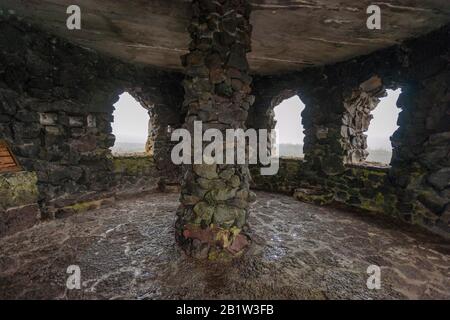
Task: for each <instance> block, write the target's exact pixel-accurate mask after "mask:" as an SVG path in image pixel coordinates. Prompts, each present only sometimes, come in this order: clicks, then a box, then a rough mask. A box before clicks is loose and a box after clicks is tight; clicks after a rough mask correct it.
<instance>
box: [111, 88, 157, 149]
mask: <svg viewBox="0 0 450 320" xmlns="http://www.w3.org/2000/svg"><path fill="white" fill-rule="evenodd" d="M114 107H115V110H114V113H113V116H114V120H113V123H112V132H113V134H114V136H115V137H116V141H115V143H114V146H113V147H112V148H111V151H112V152H113V154H115V155H120V154H122V155H123V154H135V153H136V154H138V153H144V152H145V145H146V143H147V139H148V135H149V134H148V129H149V114H148V110H146V109H145V108H143V107H142V105H141V104H140V103H139V102H138V101H137V100H136V99H134V98H133V96H131V95H130V94H129V93H128V92H124V93H122V94H121V95H120V97H119V101H117V102H116V103H115V104H114Z"/></svg>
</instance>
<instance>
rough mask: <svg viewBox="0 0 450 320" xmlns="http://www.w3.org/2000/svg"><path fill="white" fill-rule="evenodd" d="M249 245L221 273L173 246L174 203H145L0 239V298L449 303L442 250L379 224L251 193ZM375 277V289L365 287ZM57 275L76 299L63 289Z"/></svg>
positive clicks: (448, 248)
mask: <svg viewBox="0 0 450 320" xmlns="http://www.w3.org/2000/svg"><path fill="white" fill-rule="evenodd" d="M257 195H258V201H257V203H255V204H254V205H253V209H252V217H251V220H250V223H251V225H252V228H253V229H252V237H253V240H254V241H253V244H252V247H251V249H250V250H249V252H248V253H247V254H246V255H245V256H244V257H242V258H241V259H239V260H235V261H233V262H230V263H227V264H226V265H225V266H224V265H223V264H214V263H211V262H199V261H194V260H192V259H189V258H187V257H185V256H184V255H183V254H182V252H180V250H179V249H178V248H177V247H176V245H175V244H174V232H173V228H172V225H173V221H174V211H175V208H176V206H177V199H178V195H176V194H150V195H147V196H144V197H141V198H138V199H128V200H122V201H119V202H116V204H115V205H114V206H113V207H109V208H102V209H99V210H94V211H90V212H86V213H82V214H78V215H74V216H71V217H67V218H64V219H59V220H55V221H50V222H45V223H42V224H40V225H37V226H35V227H33V228H32V229H29V230H27V231H24V232H21V233H18V234H15V235H13V236H9V237H6V238H3V239H0V298H1V299H16V298H22V299H23V298H25V299H28V298H37V299H41V298H51V299H191V298H192V299H349V298H350V299H399V298H400V299H404V298H412V299H416V298H446V299H450V243H449V242H445V241H444V240H442V239H440V238H437V237H435V236H432V235H429V234H425V233H422V232H420V231H417V229H415V228H412V227H409V226H405V225H403V224H397V223H394V222H392V221H390V220H386V219H383V218H378V217H375V216H367V214H358V213H350V212H345V211H339V210H335V209H330V208H323V207H316V206H312V205H308V204H305V203H301V202H297V201H296V200H294V199H292V198H290V197H287V196H281V195H273V194H269V193H258V194H257ZM372 264H375V265H379V266H381V289H380V290H369V289H367V286H366V281H367V277H368V275H367V273H366V271H367V267H368V266H369V265H372ZM69 265H79V266H80V268H81V280H82V288H81V290H68V289H66V287H65V283H66V279H67V277H68V274H67V273H66V270H67V267H68V266H69Z"/></svg>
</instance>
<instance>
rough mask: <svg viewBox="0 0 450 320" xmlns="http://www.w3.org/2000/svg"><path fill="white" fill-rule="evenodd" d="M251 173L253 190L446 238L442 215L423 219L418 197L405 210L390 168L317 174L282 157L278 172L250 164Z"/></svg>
mask: <svg viewBox="0 0 450 320" xmlns="http://www.w3.org/2000/svg"><path fill="white" fill-rule="evenodd" d="M251 173H252V185H251V187H252V189H254V190H263V191H269V192H275V193H282V194H287V195H292V196H293V197H295V198H296V199H298V200H300V201H303V202H307V203H311V204H315V205H339V206H343V207H350V208H355V209H358V210H362V212H372V213H380V214H385V215H388V216H390V217H392V218H396V219H398V218H399V219H401V220H403V221H405V222H408V223H414V224H418V225H421V226H423V227H425V228H427V229H429V230H430V231H432V232H434V233H438V234H440V235H442V236H444V237H449V232H448V229H446V228H445V226H447V225H448V222H449V220H448V216H445V214H444V215H441V216H440V217H438V218H437V219H436V218H435V220H434V221H433V222H434V223H433V224H430V223H429V222H428V221H426V220H424V219H426V216H423V215H422V214H423V212H421V211H420V208H421V202H420V200H419V199H417V198H411V199H409V202H408V204H409V205H410V208H409V209H408V210H407V211H405V210H404V209H405V203H404V193H403V192H402V190H401V189H398V187H397V186H396V185H395V184H394V183H392V181H391V179H390V178H389V167H383V166H379V167H378V166H374V165H367V164H366V165H345V166H344V170H343V171H342V172H341V173H340V174H336V175H332V176H329V175H328V176H327V175H322V176H318V175H317V174H316V173H315V172H314V171H310V167H309V166H308V164H307V163H306V162H305V161H304V160H302V159H294V158H281V159H280V169H279V172H278V174H277V175H275V176H262V175H260V170H259V167H258V166H252V167H251ZM443 227H444V228H443Z"/></svg>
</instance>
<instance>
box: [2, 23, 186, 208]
mask: <svg viewBox="0 0 450 320" xmlns="http://www.w3.org/2000/svg"><path fill="white" fill-rule="evenodd" d="M0 48H1V50H0V137H1V138H2V139H5V140H6V142H7V143H8V145H9V146H10V147H11V149H12V151H13V153H14V155H15V156H16V157H17V159H18V161H19V163H20V165H21V166H22V167H23V169H24V170H26V171H29V172H35V173H36V175H37V185H38V189H39V195H38V202H39V204H40V206H41V208H42V209H43V210H42V213H43V217H53V216H54V215H55V213H56V212H57V211H58V208H61V207H65V206H67V205H69V204H70V203H74V202H77V201H79V200H80V199H82V200H83V201H87V200H93V199H94V198H96V197H102V193H105V192H108V190H110V189H111V188H112V187H114V186H115V185H116V184H117V183H118V181H117V179H115V176H114V166H113V161H112V156H111V151H110V147H111V146H113V144H114V141H115V137H114V136H113V135H112V128H111V122H112V121H113V115H112V114H113V111H114V107H113V104H114V103H115V102H116V101H117V100H118V96H119V94H121V93H122V92H124V91H128V92H130V93H131V94H132V95H134V96H135V97H136V98H137V99H138V100H140V101H141V103H142V104H143V106H145V107H147V109H149V110H150V113H151V114H152V115H153V118H154V119H153V123H154V124H155V125H154V126H153V127H152V129H151V130H150V131H151V136H152V137H153V138H154V139H155V141H157V142H156V145H157V147H155V150H160V151H156V152H154V153H153V154H154V156H155V157H157V158H162V157H163V156H161V155H160V154H159V153H158V152H160V153H167V148H168V147H166V146H165V145H166V141H167V139H168V135H167V126H168V125H171V126H177V125H178V126H179V125H180V124H179V123H180V111H179V109H180V106H181V100H182V97H183V89H182V87H181V84H180V83H181V75H179V74H177V73H169V72H164V71H160V70H156V69H151V68H140V67H136V66H131V65H125V64H123V63H120V62H118V61H116V60H114V59H110V58H108V57H102V56H99V55H97V54H96V53H95V52H92V51H89V50H85V49H83V48H80V47H79V46H76V45H73V44H71V43H69V42H66V41H64V40H62V39H60V38H56V37H54V36H52V35H49V34H47V33H45V32H42V31H40V30H39V29H36V28H34V27H33V26H31V25H29V24H26V23H24V22H22V21H20V19H18V18H16V17H14V16H12V17H11V16H0ZM177 97H178V98H177ZM167 114H168V115H167ZM174 114H175V116H174ZM161 128H162V129H161ZM161 132H163V133H164V135H163V136H162V135H161ZM169 155H170V153H169ZM164 157H165V160H167V155H164Z"/></svg>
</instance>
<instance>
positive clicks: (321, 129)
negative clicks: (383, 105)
mask: <svg viewBox="0 0 450 320" xmlns="http://www.w3.org/2000/svg"><path fill="white" fill-rule="evenodd" d="M423 48H429V49H430V50H424V49H423ZM449 61H450V26H446V27H443V28H442V29H440V30H436V31H434V32H432V33H430V34H428V35H426V36H423V37H420V38H417V39H413V40H410V41H406V42H405V43H402V44H401V45H397V46H393V47H391V48H388V49H385V50H380V51H378V52H375V53H373V54H371V55H368V56H363V57H358V58H356V59H352V60H350V61H346V62H342V63H338V64H335V65H330V66H324V67H320V68H310V69H306V70H305V71H303V72H296V73H290V74H284V75H277V76H265V77H255V79H254V87H255V90H254V93H255V95H256V100H255V101H256V102H255V105H254V108H253V109H252V110H251V113H250V114H254V115H255V117H258V116H259V114H262V115H263V116H259V117H260V118H261V120H260V121H259V122H258V121H255V120H252V123H267V128H268V129H270V128H271V127H270V126H271V123H270V121H264V117H265V115H266V114H269V113H270V112H268V110H269V111H270V109H271V108H272V106H273V105H274V102H276V101H277V99H279V97H283V95H284V94H285V92H289V93H290V94H291V95H295V94H297V95H299V97H300V98H301V100H302V101H303V102H304V103H305V105H306V107H305V110H304V111H303V113H302V121H303V126H304V128H305V140H304V153H305V160H306V163H305V164H302V166H305V168H307V171H308V172H312V173H314V174H310V175H309V176H313V177H314V175H315V176H316V177H321V179H320V180H317V179H316V180H315V181H316V182H314V180H313V181H312V185H318V184H323V187H322V188H319V189H317V187H316V186H315V187H314V188H313V190H310V192H311V193H317V194H319V193H320V192H323V193H324V194H325V195H327V192H328V191H327V190H329V186H330V181H334V183H339V181H340V179H341V178H342V177H343V176H345V175H347V174H348V172H349V171H348V166H346V164H358V163H359V164H362V163H363V162H364V160H365V158H366V156H367V152H366V150H365V149H366V148H367V143H366V138H367V137H366V135H365V134H364V132H365V131H367V129H368V126H369V124H370V119H371V116H370V112H371V111H372V110H373V109H374V108H375V107H376V105H377V104H378V101H379V98H380V97H382V96H383V95H384V94H385V89H396V88H401V89H402V94H401V96H400V99H399V101H398V103H397V106H398V107H399V108H401V109H402V111H401V113H400V116H399V120H398V124H399V126H400V128H399V129H398V131H397V132H395V133H394V135H393V137H392V138H391V140H392V145H393V158H392V163H391V168H390V169H389V170H388V177H387V178H386V179H387V180H386V181H387V182H386V183H384V186H389V188H391V187H392V188H391V189H390V191H389V192H390V193H393V194H395V198H396V201H395V202H392V201H390V200H384V202H386V201H387V202H388V203H386V207H389V208H390V209H389V210H388V211H389V212H390V213H392V212H394V214H395V215H397V216H399V217H401V218H402V219H404V220H406V221H410V222H414V223H418V224H420V225H423V226H425V227H426V228H428V229H430V230H432V231H434V232H438V233H443V234H448V233H449V232H450V226H449V213H448V212H449V205H450V197H449V190H450V188H449V182H450V176H449V167H450V165H449V159H450V153H449V150H450V144H449V134H450V119H449V115H450V109H449V108H450V103H449V92H450V81H449V68H450V63H449ZM384 171H386V169H384ZM354 173H355V174H357V172H354ZM307 178H308V177H306V178H305V177H302V179H307ZM270 179H272V178H270ZM318 182H320V183H318ZM342 182H345V181H342ZM278 185H280V183H278ZM333 188H335V186H334V187H333ZM367 188H369V187H367ZM369 190H370V188H369ZM281 191H283V190H281ZM305 192H306V191H305ZM333 194H335V193H334V192H333ZM358 194H359V192H358ZM361 196H362V195H361ZM385 198H386V197H385ZM389 199H390V198H389ZM361 200H362V201H360V202H361V206H365V205H364V203H365V200H364V198H361ZM344 202H346V203H349V202H352V203H353V202H355V203H356V202H357V201H356V199H355V198H354V197H353V198H351V200H350V199H347V200H345V201H344ZM369 206H371V207H373V204H372V205H369ZM393 207H394V208H393ZM392 208H393V209H392ZM386 210H387V209H386ZM386 210H385V211H386Z"/></svg>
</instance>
